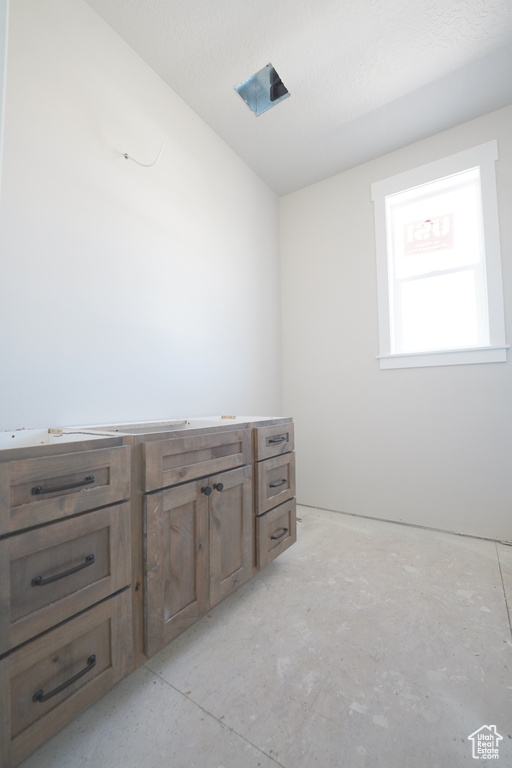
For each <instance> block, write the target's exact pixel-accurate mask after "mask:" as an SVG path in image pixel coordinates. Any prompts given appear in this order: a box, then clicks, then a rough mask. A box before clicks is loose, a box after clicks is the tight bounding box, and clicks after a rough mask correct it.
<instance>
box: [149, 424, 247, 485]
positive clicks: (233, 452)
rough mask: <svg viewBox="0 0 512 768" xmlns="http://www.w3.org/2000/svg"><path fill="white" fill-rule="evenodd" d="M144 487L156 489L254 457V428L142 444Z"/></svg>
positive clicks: (232, 466)
mask: <svg viewBox="0 0 512 768" xmlns="http://www.w3.org/2000/svg"><path fill="white" fill-rule="evenodd" d="M142 452H143V453H142V455H143V465H144V471H143V489H144V490H145V491H155V490H158V489H159V488H166V487H167V486H170V485H178V484H179V483H185V482H187V481H188V480H194V479H195V478H198V477H206V476H207V475H211V474H214V473H215V474H216V473H217V472H224V471H226V470H228V469H233V468H235V467H241V466H242V465H244V464H249V463H250V461H251V430H250V429H240V430H234V431H232V432H211V433H208V434H206V435H194V436H190V437H175V438H170V439H169V440H157V441H154V442H147V443H143V444H142Z"/></svg>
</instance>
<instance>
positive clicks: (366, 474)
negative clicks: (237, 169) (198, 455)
mask: <svg viewBox="0 0 512 768" xmlns="http://www.w3.org/2000/svg"><path fill="white" fill-rule="evenodd" d="M490 139H497V140H498V149H499V154H500V159H499V161H498V163H497V166H496V173H497V183H498V203H499V211H500V229H501V246H502V260H503V279H504V291H505V311H506V316H507V341H508V342H509V343H510V342H511V340H512V325H511V323H512V216H511V213H510V212H511V210H512V107H508V108H506V109H503V110H500V111H498V112H494V113H492V114H489V115H487V116H484V117H482V118H480V119H478V120H474V121H472V122H470V123H467V124H465V125H462V126H459V127H457V128H455V129H453V130H450V131H447V132H445V133H442V134H439V135H437V136H433V137H432V138H430V139H427V140H425V141H422V142H420V143H418V144H414V145H412V146H409V147H406V148H404V149H402V150H400V151H397V152H394V153H392V154H390V155H387V156H385V157H381V158H379V159H378V160H375V161H373V162H370V163H367V164H365V165H362V166H359V167H357V168H355V169H353V170H351V171H348V172H346V173H343V174H341V175H338V176H335V177H333V178H330V179H328V180H326V181H324V182H321V183H319V184H316V185H314V186H311V187H309V188H307V189H303V190H301V191H299V192H297V193H295V194H292V195H289V196H288V197H286V198H284V199H283V200H282V201H281V243H282V246H281V248H282V285H283V310H282V311H283V349H284V358H283V362H284V366H283V370H284V374H283V375H284V395H283V397H284V400H283V402H284V409H285V411H286V412H287V413H291V414H293V415H294V417H295V422H296V432H297V462H298V466H297V477H298V499H299V501H301V502H302V503H305V504H310V505H316V506H320V507H325V508H327V509H333V510H338V511H344V512H348V513H355V514H361V515H368V516H374V517H378V518H383V519H391V520H400V521H405V522H409V523H414V524H420V525H426V526H432V527H436V528H441V529H445V530H454V531H457V532H463V533H469V534H474V535H480V536H489V537H497V538H502V539H512V514H511V512H512V362H511V360H510V353H509V361H508V362H506V363H495V364H488V365H465V366H454V367H446V368H419V369H406V370H391V371H381V370H379V365H378V361H377V358H376V356H377V354H378V323H377V289H376V267H375V240H374V218H373V207H372V202H371V199H370V185H371V183H372V182H374V181H378V180H380V179H383V178H386V177H388V176H391V175H393V174H396V173H400V172H402V171H404V170H407V169H409V168H413V167H415V166H417V165H421V164H423V163H427V162H430V161H433V160H437V159H438V158H440V157H443V156H445V155H448V154H451V153H454V152H457V151H459V150H462V149H466V148H469V147H471V146H474V145H476V144H479V143H483V142H484V141H488V140H490Z"/></svg>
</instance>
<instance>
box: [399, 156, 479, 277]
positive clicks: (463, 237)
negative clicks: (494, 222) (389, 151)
mask: <svg viewBox="0 0 512 768" xmlns="http://www.w3.org/2000/svg"><path fill="white" fill-rule="evenodd" d="M421 190H423V195H422V196H421V197H420V196H419V192H420V191H421ZM388 227H389V228H390V231H391V242H390V246H391V256H392V258H391V266H392V271H393V275H392V277H393V279H395V280H401V279H403V278H407V277H414V276H418V275H427V274H429V273H431V272H439V271H444V270H448V269H457V268H460V267H464V266H469V265H470V264H478V263H480V262H481V260H482V254H483V238H482V232H483V228H482V215H481V203H480V175H479V169H478V168H474V169H471V170H470V171H467V172H465V173H459V174H455V175H453V176H450V177H448V178H446V179H440V180H439V181H438V182H435V183H432V184H426V185H424V186H423V187H420V188H414V189H410V190H406V191H405V192H401V193H400V194H398V195H392V196H390V198H389V201H388Z"/></svg>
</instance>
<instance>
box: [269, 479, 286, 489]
mask: <svg viewBox="0 0 512 768" xmlns="http://www.w3.org/2000/svg"><path fill="white" fill-rule="evenodd" d="M287 482H288V481H287V480H276V481H275V483H270V485H269V488H279V486H280V485H284V484H285V483H287Z"/></svg>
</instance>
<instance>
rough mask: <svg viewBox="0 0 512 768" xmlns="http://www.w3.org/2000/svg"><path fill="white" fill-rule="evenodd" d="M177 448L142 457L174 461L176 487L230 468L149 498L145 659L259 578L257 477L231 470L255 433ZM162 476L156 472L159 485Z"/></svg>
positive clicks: (216, 436)
mask: <svg viewBox="0 0 512 768" xmlns="http://www.w3.org/2000/svg"><path fill="white" fill-rule="evenodd" d="M176 440H177V441H179V443H178V444H172V443H171V441H168V440H167V441H161V444H160V445H159V444H158V443H156V442H155V443H151V444H148V445H146V446H145V449H144V455H145V456H146V457H149V458H154V456H155V455H156V456H158V457H160V456H161V455H162V454H163V455H167V456H172V457H173V459H172V464H173V467H172V469H171V468H169V469H168V470H167V471H168V472H173V473H174V474H173V475H172V477H173V479H176V478H177V477H180V476H181V477H183V476H190V474H192V475H196V476H200V475H201V474H202V472H203V471H204V469H205V468H212V466H216V467H219V466H220V467H222V466H225V467H227V471H225V472H220V473H218V474H215V475H211V476H207V477H199V479H197V480H193V481H190V482H186V483H183V484H180V485H176V486H174V487H171V488H167V489H162V490H161V491H158V492H156V493H149V494H147V495H146V497H145V501H144V506H145V525H144V537H145V556H144V571H145V621H144V646H145V653H146V655H147V656H151V655H153V654H154V653H155V652H156V651H157V650H159V649H160V648H162V647H163V646H164V645H166V644H167V643H168V642H170V641H171V640H172V639H174V638H175V637H176V636H177V635H179V634H180V633H181V632H183V630H185V629H186V628H187V627H189V626H191V625H192V624H193V623H194V622H195V621H197V620H198V619H199V618H201V616H203V615H204V614H205V613H206V612H207V611H208V610H209V609H210V608H212V607H213V606H214V605H216V604H217V603H219V602H220V601H221V600H223V599H224V598H225V597H227V596H228V595H230V594H231V593H232V592H234V590H235V589H237V588H238V587H239V586H240V585H241V584H243V583H244V582H245V581H247V580H248V579H249V578H250V577H251V576H252V573H253V557H252V552H253V531H252V519H253V518H252V470H251V466H250V465H248V464H247V465H243V466H241V467H238V468H234V469H232V468H230V467H231V465H232V464H233V463H236V462H238V463H241V462H243V461H244V459H247V458H249V457H250V453H248V449H250V430H242V431H240V432H229V433H225V434H224V433H222V432H219V433H212V434H205V435H198V436H190V437H187V438H183V439H181V438H176ZM165 443H167V445H165ZM227 446H231V449H229V450H227V448H226V447H227ZM180 448H181V449H185V451H186V456H185V455H184V454H183V453H179V450H175V449H180ZM219 448H220V451H219ZM212 452H213V455H212ZM219 453H220V455H219ZM222 454H225V455H222ZM192 457H195V458H196V459H197V461H195V462H194V461H192ZM158 466H160V459H159V458H158ZM182 467H183V468H184V470H183V471H182V470H181V468H182ZM154 474H155V473H154V471H153V470H152V469H151V470H150V469H149V468H147V469H146V471H145V476H146V478H147V477H148V476H149V477H153V476H154ZM162 476H163V475H162V473H161V471H160V470H158V474H157V477H160V478H161V477H162ZM167 476H168V477H169V476H170V475H169V474H168V475H167Z"/></svg>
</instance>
